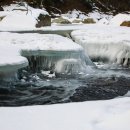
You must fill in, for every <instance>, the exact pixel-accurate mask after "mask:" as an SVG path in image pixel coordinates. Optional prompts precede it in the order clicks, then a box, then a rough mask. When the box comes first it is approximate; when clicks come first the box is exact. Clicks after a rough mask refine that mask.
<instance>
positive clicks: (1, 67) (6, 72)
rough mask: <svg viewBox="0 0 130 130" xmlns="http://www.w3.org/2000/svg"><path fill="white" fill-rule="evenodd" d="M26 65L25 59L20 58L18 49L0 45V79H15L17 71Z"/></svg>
mask: <svg viewBox="0 0 130 130" xmlns="http://www.w3.org/2000/svg"><path fill="white" fill-rule="evenodd" d="M27 65H28V61H27V59H26V58H25V57H22V56H20V52H19V49H18V48H17V47H14V46H12V45H9V44H7V45H5V44H0V79H1V80H7V81H9V80H13V79H15V80H16V79H17V70H18V69H20V68H24V67H26V66H27Z"/></svg>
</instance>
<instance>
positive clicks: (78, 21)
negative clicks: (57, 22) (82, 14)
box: [72, 19, 82, 23]
mask: <svg viewBox="0 0 130 130" xmlns="http://www.w3.org/2000/svg"><path fill="white" fill-rule="evenodd" d="M81 22H82V20H80V19H74V20H73V21H72V23H81Z"/></svg>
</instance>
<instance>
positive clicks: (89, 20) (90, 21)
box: [83, 18, 96, 24]
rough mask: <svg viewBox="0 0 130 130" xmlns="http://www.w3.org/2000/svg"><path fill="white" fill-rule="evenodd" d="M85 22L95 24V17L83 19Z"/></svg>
mask: <svg viewBox="0 0 130 130" xmlns="http://www.w3.org/2000/svg"><path fill="white" fill-rule="evenodd" d="M83 23H84V24H94V23H96V22H95V21H94V19H92V18H87V19H84V20H83Z"/></svg>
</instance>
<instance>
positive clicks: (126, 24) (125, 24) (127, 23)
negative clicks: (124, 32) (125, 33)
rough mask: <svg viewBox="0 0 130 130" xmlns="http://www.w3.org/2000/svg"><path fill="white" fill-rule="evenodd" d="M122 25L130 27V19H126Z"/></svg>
mask: <svg viewBox="0 0 130 130" xmlns="http://www.w3.org/2000/svg"><path fill="white" fill-rule="evenodd" d="M120 26H126V27H130V21H124V22H122V24H121V25H120Z"/></svg>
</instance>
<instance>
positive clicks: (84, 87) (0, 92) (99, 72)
mask: <svg viewBox="0 0 130 130" xmlns="http://www.w3.org/2000/svg"><path fill="white" fill-rule="evenodd" d="M107 67H108V66H107ZM129 72H130V69H123V68H118V69H117V68H116V69H113V68H112V69H108V68H106V66H105V65H99V66H98V68H97V69H92V72H91V73H83V72H82V73H78V74H73V75H72V74H57V73H54V72H51V71H41V72H38V73H32V72H29V71H27V70H26V69H22V70H21V71H19V74H18V75H19V80H18V81H15V82H2V81H1V84H0V106H25V105H41V104H42V105H43V104H55V103H67V102H81V101H88V100H104V99H112V98H115V97H118V96H123V95H124V94H126V93H127V92H128V90H129V89H130V76H129Z"/></svg>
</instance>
